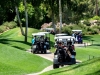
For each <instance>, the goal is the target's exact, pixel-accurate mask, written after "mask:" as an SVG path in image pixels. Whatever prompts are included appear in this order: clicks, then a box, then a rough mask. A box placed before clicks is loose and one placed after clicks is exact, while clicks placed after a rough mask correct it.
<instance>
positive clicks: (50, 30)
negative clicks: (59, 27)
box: [44, 28, 56, 34]
mask: <svg viewBox="0 0 100 75" xmlns="http://www.w3.org/2000/svg"><path fill="white" fill-rule="evenodd" d="M44 30H45V31H46V32H50V33H51V34H55V33H56V32H55V31H54V28H45V29H44Z"/></svg>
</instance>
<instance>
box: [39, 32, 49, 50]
mask: <svg viewBox="0 0 100 75" xmlns="http://www.w3.org/2000/svg"><path fill="white" fill-rule="evenodd" d="M38 33H40V34H45V36H44V41H45V43H46V49H47V50H50V32H38Z"/></svg>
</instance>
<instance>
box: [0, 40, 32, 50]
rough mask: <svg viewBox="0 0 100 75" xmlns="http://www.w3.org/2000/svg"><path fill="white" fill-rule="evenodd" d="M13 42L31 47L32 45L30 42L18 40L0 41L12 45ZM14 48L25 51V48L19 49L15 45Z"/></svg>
mask: <svg viewBox="0 0 100 75" xmlns="http://www.w3.org/2000/svg"><path fill="white" fill-rule="evenodd" d="M11 42H15V43H22V44H26V45H29V46H30V47H31V43H29V42H27V43H26V42H24V41H18V40H10V39H0V43H2V44H6V45H11ZM12 47H14V48H17V49H20V50H24V51H25V48H24V47H18V46H14V45H13V46H12Z"/></svg>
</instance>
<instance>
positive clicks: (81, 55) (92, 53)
mask: <svg viewBox="0 0 100 75" xmlns="http://www.w3.org/2000/svg"><path fill="white" fill-rule="evenodd" d="M76 53H77V55H76V59H78V60H81V61H87V60H88V59H89V58H93V57H100V49H98V48H92V47H86V48H85V47H82V48H76Z"/></svg>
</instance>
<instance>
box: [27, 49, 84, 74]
mask: <svg viewBox="0 0 100 75" xmlns="http://www.w3.org/2000/svg"><path fill="white" fill-rule="evenodd" d="M27 52H29V53H31V49H28V51H27ZM35 55H38V56H40V57H42V58H45V59H47V60H50V61H52V62H53V58H54V54H53V53H51V52H50V50H47V54H35ZM81 62H82V61H79V60H76V64H78V63H81ZM66 66H68V65H66ZM66 66H64V67H66ZM60 68H62V67H60ZM50 70H53V65H50V66H48V67H46V68H45V69H43V70H42V71H41V72H37V73H33V74H27V75H39V74H41V73H43V72H47V71H50Z"/></svg>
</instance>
